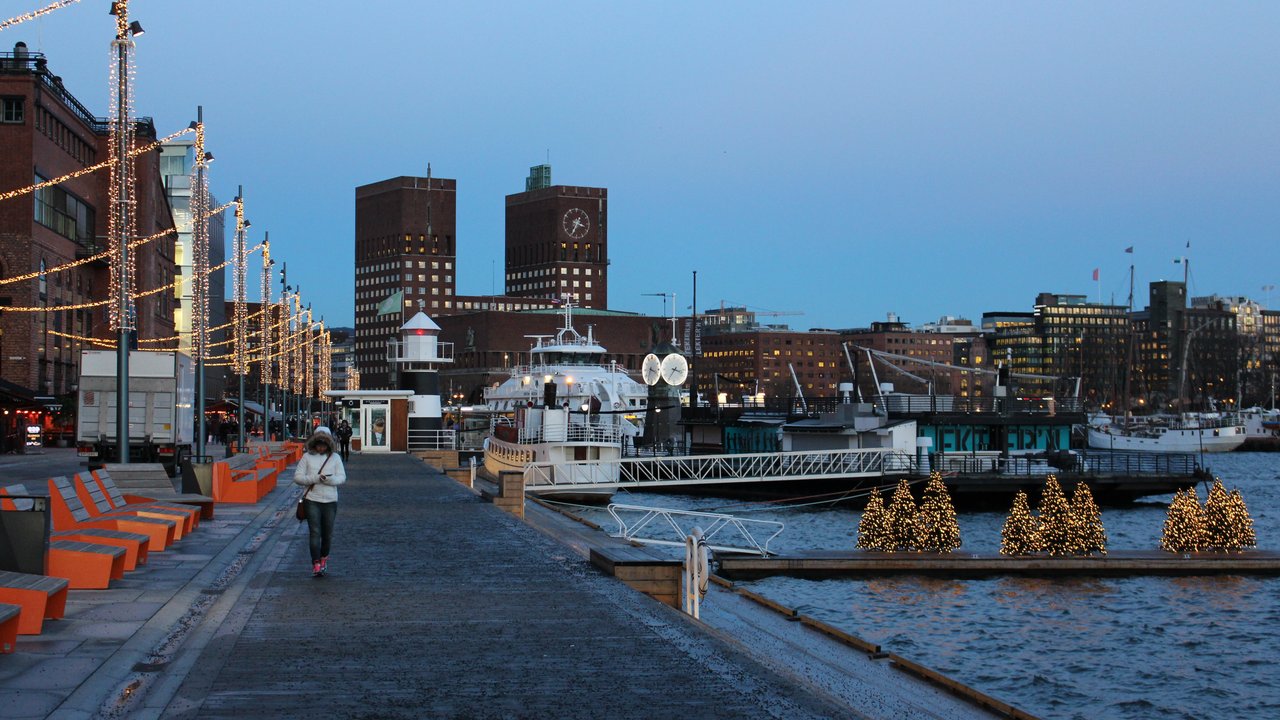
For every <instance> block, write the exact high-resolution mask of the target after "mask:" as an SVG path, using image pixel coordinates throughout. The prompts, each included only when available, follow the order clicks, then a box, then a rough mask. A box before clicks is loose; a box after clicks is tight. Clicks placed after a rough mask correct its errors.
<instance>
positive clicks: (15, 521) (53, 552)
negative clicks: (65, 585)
mask: <svg viewBox="0 0 1280 720" xmlns="http://www.w3.org/2000/svg"><path fill="white" fill-rule="evenodd" d="M49 526H50V519H49V498H48V497H44V496H38V495H26V490H25V488H23V486H21V485H11V486H9V487H7V488H4V494H3V495H0V527H2V528H3V535H4V536H5V538H6V540H7V541H8V542H7V543H6V545H5V547H4V548H3V551H0V568H3V569H5V570H9V571H12V572H30V573H35V574H40V575H51V576H54V577H60V578H66V579H67V581H68V582H69V584H70V587H71V588H73V589H83V590H104V589H106V588H107V587H109V586H110V584H111V581H112V580H119V579H120V578H123V577H124V562H125V550H124V548H121V547H116V546H114V545H98V544H95V543H92V542H85V541H83V540H68V539H65V538H59V539H57V540H50V537H49Z"/></svg>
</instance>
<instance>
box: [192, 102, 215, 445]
mask: <svg viewBox="0 0 1280 720" xmlns="http://www.w3.org/2000/svg"><path fill="white" fill-rule="evenodd" d="M191 127H192V129H194V130H195V131H196V142H195V171H196V181H195V184H194V186H193V187H192V188H191V254H192V257H191V266H192V270H193V273H192V274H193V276H194V277H193V285H192V288H191V300H192V302H191V304H192V307H193V312H192V313H191V324H192V327H191V330H192V335H193V337H192V342H191V346H192V354H193V355H195V361H196V456H197V457H200V458H203V457H204V455H205V437H206V434H207V430H206V429H205V417H204V401H205V392H206V391H205V368H204V360H205V356H206V355H208V353H209V191H208V186H207V184H206V183H207V182H208V180H207V178H206V177H205V168H206V167H208V164H209V162H211V161H212V160H213V153H211V152H206V151H205V149H204V106H197V107H196V119H195V122H192V123H191Z"/></svg>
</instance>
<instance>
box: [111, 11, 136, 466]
mask: <svg viewBox="0 0 1280 720" xmlns="http://www.w3.org/2000/svg"><path fill="white" fill-rule="evenodd" d="M111 14H112V15H114V16H115V17H116V37H115V39H114V40H112V41H111V47H112V48H113V49H114V50H115V55H116V63H115V66H114V67H113V71H114V77H112V78H111V80H112V82H111V94H112V95H113V96H114V99H115V103H114V106H115V117H114V118H113V122H112V126H111V131H112V132H111V153H112V161H113V162H112V165H111V184H112V185H113V188H112V189H113V190H114V192H113V193H112V195H113V196H114V203H115V205H114V207H112V208H111V215H110V216H109V223H108V235H109V242H110V244H111V245H112V246H113V247H112V249H113V250H114V251H115V253H116V257H115V261H116V265H115V276H114V278H113V280H114V281H115V287H114V288H113V289H114V290H115V291H116V306H115V308H114V317H113V318H112V321H113V324H114V325H115V329H116V330H117V332H118V333H119V335H118V336H117V338H116V447H117V448H118V454H119V457H118V458H117V460H118V461H119V462H120V463H122V464H128V462H129V338H130V334H131V333H132V332H134V330H135V327H134V312H133V304H132V299H131V298H130V297H129V294H130V291H131V290H132V289H133V273H132V272H131V271H130V257H129V235H130V233H129V231H130V229H131V228H132V226H133V217H134V212H133V205H134V186H133V177H132V175H133V173H132V163H131V162H130V161H129V158H130V154H131V153H132V151H133V147H134V136H135V128H134V126H133V118H132V113H131V105H132V104H131V102H130V85H131V81H130V78H131V76H132V72H131V67H132V57H131V56H132V50H133V40H132V38H133V37H137V36H140V35H142V33H143V30H142V24H141V23H139V22H138V21H136V20H135V21H133V22H129V0H118V1H117V2H113V3H111Z"/></svg>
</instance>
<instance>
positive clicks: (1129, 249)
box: [1124, 245, 1133, 255]
mask: <svg viewBox="0 0 1280 720" xmlns="http://www.w3.org/2000/svg"><path fill="white" fill-rule="evenodd" d="M1124 251H1125V252H1127V253H1129V254H1130V255H1132V254H1133V246H1132V245H1130V246H1129V247H1127V248H1125V249H1124Z"/></svg>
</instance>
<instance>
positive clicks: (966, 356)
mask: <svg viewBox="0 0 1280 720" xmlns="http://www.w3.org/2000/svg"><path fill="white" fill-rule="evenodd" d="M840 339H841V341H842V342H846V343H848V344H849V357H850V358H851V359H852V360H853V362H854V367H855V372H854V375H855V376H856V379H857V385H858V389H859V390H860V391H861V393H862V396H863V397H864V398H868V399H869V398H873V397H875V396H876V395H877V394H878V392H879V388H878V387H877V384H876V380H877V379H878V380H879V381H880V382H881V383H892V384H893V385H894V390H895V391H898V392H907V393H915V394H928V393H930V391H931V390H932V393H933V394H935V395H955V396H957V397H985V396H988V395H989V394H990V387H991V385H992V382H991V379H990V377H989V376H985V375H983V374H980V373H976V372H973V371H972V370H968V369H966V368H984V367H985V366H986V361H987V352H986V340H985V339H984V338H983V336H982V333H981V330H980V329H979V328H978V327H976V326H975V325H974V324H973V322H972V321H970V320H966V319H963V318H955V317H951V316H943V317H942V318H940V319H939V320H938V322H935V323H925V324H924V325H923V326H921V327H920V329H919V330H913V329H912V328H911V327H909V326H908V324H907V323H905V322H902V321H901V320H900V319H899V318H898V317H897V315H894V314H893V313H890V314H889V316H888V318H887V319H886V320H885V321H881V322H873V323H871V326H870V327H866V328H853V329H847V330H841V331H840ZM862 348H866V349H870V350H873V351H877V352H882V353H888V354H891V355H899V356H902V357H906V358H916V359H919V360H921V361H924V362H921V363H916V362H912V361H911V360H893V359H889V358H886V359H884V361H882V362H881V361H877V362H876V365H875V367H874V368H872V367H871V366H870V365H868V362H867V353H866V352H865V351H864V350H862ZM873 356H874V353H873ZM925 362H928V363H937V364H936V365H927V364H925ZM845 365H846V366H847V365H848V360H845ZM942 366H950V367H942Z"/></svg>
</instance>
